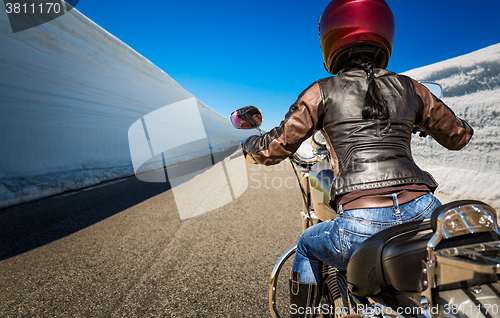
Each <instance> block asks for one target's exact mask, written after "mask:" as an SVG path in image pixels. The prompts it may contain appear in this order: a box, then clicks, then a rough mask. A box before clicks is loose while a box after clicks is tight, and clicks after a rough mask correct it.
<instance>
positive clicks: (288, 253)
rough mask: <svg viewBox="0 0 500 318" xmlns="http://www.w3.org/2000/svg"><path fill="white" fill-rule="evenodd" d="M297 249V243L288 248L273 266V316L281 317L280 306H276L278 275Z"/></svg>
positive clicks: (270, 304) (271, 308)
mask: <svg viewBox="0 0 500 318" xmlns="http://www.w3.org/2000/svg"><path fill="white" fill-rule="evenodd" d="M296 250H297V245H294V246H292V247H291V248H289V249H288V251H286V252H285V253H284V254H283V255H281V257H280V259H279V260H278V262H277V263H276V265H275V266H274V268H273V272H272V273H271V282H270V284H269V309H270V311H271V316H272V317H273V318H281V316H280V314H279V312H278V308H277V307H276V288H277V286H278V277H279V274H280V271H281V268H282V267H283V265H284V264H285V262H286V261H287V260H288V259H289V258H290V256H292V255H293V254H295V251H296Z"/></svg>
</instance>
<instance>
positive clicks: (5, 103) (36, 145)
mask: <svg viewBox="0 0 500 318" xmlns="http://www.w3.org/2000/svg"><path fill="white" fill-rule="evenodd" d="M0 47H1V50H0V151H1V155H0V208H2V207H6V206H9V205H13V204H18V203H22V202H26V201H30V200H34V199H38V198H42V197H46V196H49V195H53V194H58V193H62V192H64V191H68V190H73V189H79V188H83V187H87V186H91V185H94V184H97V183H100V182H102V181H106V180H111V179H115V178H119V177H124V176H129V175H133V174H134V170H133V167H132V162H131V153H130V150H129V141H128V129H129V128H130V126H131V125H132V124H133V123H134V122H136V121H137V120H138V119H141V118H143V116H144V115H146V114H149V113H151V112H152V111H155V110H157V109H160V108H162V107H165V106H166V105H170V104H173V103H176V102H180V101H183V100H187V99H192V98H193V96H192V95H191V94H189V93H188V92H187V91H186V90H184V89H183V88H182V87H181V86H180V85H179V84H177V83H176V82H175V81H174V80H173V79H172V78H170V77H169V76H168V75H167V74H166V73H165V72H163V71H162V70H160V69H159V68H158V67H156V66H155V65H153V64H152V63H151V62H150V61H148V60H147V59H146V58H144V57H142V56H141V55H140V54H138V53H137V52H135V51H134V50H133V49H131V48H130V47H129V46H127V45H126V44H124V43H123V42H121V41H120V40H119V39H117V38H116V37H114V36H113V35H111V34H109V33H108V32H106V31H105V30H104V29H102V28H101V27H99V26H98V25H96V24H95V23H93V22H92V21H91V20H89V19H88V18H86V17H85V16H84V15H82V14H81V13H79V12H78V11H77V10H71V11H70V12H68V13H66V14H64V15H63V16H61V17H59V18H57V19H55V20H53V21H50V22H48V23H45V24H43V25H40V26H38V27H34V28H31V29H28V30H25V31H22V32H18V33H13V32H12V30H11V28H10V24H9V20H8V17H7V14H6V12H5V10H0ZM196 102H197V104H198V105H199V111H200V116H201V117H202V118H203V124H204V129H205V132H206V133H207V135H232V136H235V137H237V138H238V139H239V140H244V139H245V138H246V136H248V135H249V134H251V133H252V131H237V130H235V129H234V128H233V127H232V126H231V124H230V122H229V120H228V119H227V118H225V117H222V116H221V115H219V114H217V113H216V112H214V111H213V110H211V109H210V108H208V107H207V106H205V105H203V104H202V103H201V102H200V101H198V100H196ZM181 104H182V103H181ZM171 121H172V123H174V122H177V119H176V118H171ZM253 133H255V131H253ZM167 138H179V136H167ZM197 151H198V150H196V149H193V154H192V155H190V154H189V153H185V154H184V156H182V157H178V158H177V159H176V160H187V159H189V158H190V157H194V156H195V155H196V152H197ZM165 160H166V161H169V158H165Z"/></svg>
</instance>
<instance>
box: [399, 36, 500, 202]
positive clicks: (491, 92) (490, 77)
mask: <svg viewBox="0 0 500 318" xmlns="http://www.w3.org/2000/svg"><path fill="white" fill-rule="evenodd" d="M405 74H406V75H408V76H410V77H412V78H414V79H417V80H428V81H434V82H437V83H440V84H441V85H442V86H443V91H444V95H443V98H442V100H443V102H444V103H445V104H446V105H448V106H449V107H450V108H451V109H452V110H453V111H454V112H455V114H456V115H457V116H459V117H460V118H463V119H465V120H466V121H467V122H468V123H469V124H470V125H471V126H472V128H474V136H473V137H472V139H471V141H470V143H469V144H468V145H467V146H466V147H465V148H463V149H462V150H460V151H449V150H446V149H445V148H443V147H442V146H440V145H439V144H438V143H437V142H436V141H435V140H433V139H432V138H430V137H427V138H419V137H414V138H413V140H412V153H413V157H414V158H415V161H416V162H417V164H418V165H419V166H420V167H421V168H422V169H424V170H426V171H428V172H430V173H431V174H432V175H433V176H434V178H435V179H436V181H437V182H438V183H439V184H440V186H439V187H438V190H437V191H438V192H442V193H446V194H449V195H451V196H452V198H455V199H458V198H460V199H477V200H484V201H485V202H487V203H489V204H491V205H493V206H494V207H495V208H500V44H496V45H492V46H489V47H486V48H484V49H481V50H478V51H475V52H472V53H470V54H466V55H463V56H459V57H456V58H453V59H449V60H446V61H442V62H439V63H436V64H432V65H428V66H425V67H421V68H418V69H413V70H411V71H408V72H406V73H405ZM414 136H416V135H414Z"/></svg>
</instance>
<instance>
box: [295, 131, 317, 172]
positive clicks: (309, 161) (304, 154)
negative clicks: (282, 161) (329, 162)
mask: <svg viewBox="0 0 500 318" xmlns="http://www.w3.org/2000/svg"><path fill="white" fill-rule="evenodd" d="M311 141H312V137H309V138H307V139H306V140H304V141H303V142H302V144H301V145H300V147H299V149H297V151H296V152H295V153H294V154H293V155H292V157H291V158H292V160H293V161H294V162H295V163H296V164H297V165H299V166H301V167H304V166H306V167H307V166H310V165H313V164H315V163H316V162H318V161H319V160H318V158H316V156H315V155H314V153H313V146H312V144H311Z"/></svg>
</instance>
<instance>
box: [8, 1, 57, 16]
mask: <svg viewBox="0 0 500 318" xmlns="http://www.w3.org/2000/svg"><path fill="white" fill-rule="evenodd" d="M5 9H6V12H7V13H9V14H11V13H16V14H17V13H35V14H36V13H40V14H48V13H56V14H57V13H60V12H61V4H60V3H57V2H56V3H54V2H45V3H40V4H36V5H35V4H34V3H31V4H27V3H22V4H21V3H18V2H7V3H5Z"/></svg>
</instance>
